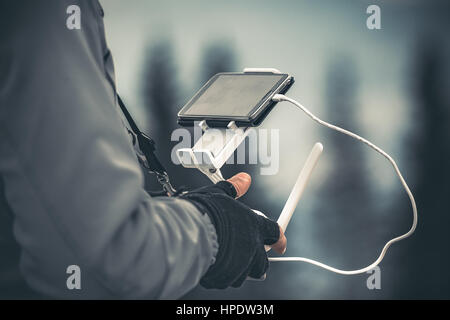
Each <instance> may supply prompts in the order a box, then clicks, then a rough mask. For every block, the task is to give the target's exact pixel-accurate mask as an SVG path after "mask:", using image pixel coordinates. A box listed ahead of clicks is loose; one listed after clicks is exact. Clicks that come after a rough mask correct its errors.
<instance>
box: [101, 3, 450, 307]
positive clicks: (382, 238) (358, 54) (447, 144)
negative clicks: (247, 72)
mask: <svg viewBox="0 0 450 320" xmlns="http://www.w3.org/2000/svg"><path fill="white" fill-rule="evenodd" d="M101 2H102V5H103V7H104V11H105V26H106V32H107V39H108V44H109V47H110V49H111V51H112V53H113V57H114V60H115V68H116V78H117V83H118V89H119V91H120V93H121V95H122V96H123V98H124V100H125V101H126V103H127V105H128V106H129V108H130V111H131V113H132V114H133V116H134V117H135V119H136V120H137V122H138V124H139V125H140V127H142V128H143V129H145V131H146V132H147V133H148V134H150V136H152V137H153V138H154V139H155V140H156V142H157V149H158V154H159V155H160V156H161V158H162V159H163V161H164V162H165V164H166V165H167V167H168V171H169V172H170V174H171V176H172V180H173V182H174V183H175V185H177V186H179V185H187V186H189V187H196V186H201V185H204V184H207V183H209V182H208V180H207V178H206V177H204V176H203V175H202V174H201V173H200V172H198V171H196V170H193V169H184V168H181V167H180V166H176V165H174V164H172V163H171V161H170V152H171V150H172V148H173V146H174V145H175V144H176V143H177V142H176V141H174V142H171V141H170V135H171V132H172V131H173V130H174V129H175V128H177V127H178V126H177V123H176V113H177V112H178V110H179V109H180V108H181V107H182V106H183V105H184V103H186V102H187V100H189V98H190V97H191V96H192V95H193V94H194V93H195V92H196V91H197V90H198V89H199V88H200V87H201V85H202V84H203V83H204V82H205V81H206V80H207V79H209V77H210V76H212V75H213V74H215V73H217V72H222V71H241V70H242V69H243V68H244V67H274V68H278V69H279V70H281V71H284V72H288V73H290V74H291V75H293V76H294V77H295V79H296V83H295V84H294V86H293V87H292V88H291V90H290V91H289V92H288V96H290V97H292V98H294V99H297V100H299V101H300V102H301V103H303V104H304V105H305V106H307V107H308V108H309V109H310V110H311V111H312V112H313V113H315V114H316V115H318V116H319V117H320V118H322V119H324V120H327V121H330V122H332V123H334V124H337V125H339V126H343V127H344V128H347V129H349V130H352V131H354V132H356V133H358V134H361V135H362V136H364V137H367V138H368V139H369V140H371V141H373V142H374V143H376V144H377V145H379V146H381V147H382V148H383V149H384V150H386V151H387V152H388V153H390V154H391V155H392V156H393V157H394V159H396V160H397V162H398V164H399V167H400V169H401V170H402V173H403V174H404V177H405V179H406V180H407V182H408V183H409V185H410V187H411V189H412V191H413V193H414V195H415V197H416V201H417V205H418V209H419V225H418V228H417V231H416V233H415V234H414V235H413V237H412V238H409V239H407V240H406V241H402V242H400V243H396V244H394V245H393V246H392V247H391V248H390V249H389V251H388V253H387V255H386V257H385V259H384V261H383V262H382V263H381V265H380V268H381V289H380V290H377V289H374V290H369V289H368V288H367V285H366V281H367V278H368V277H369V276H370V275H369V274H362V275H356V276H342V275H337V274H334V273H330V272H328V271H325V270H322V269H319V268H317V267H315V266H312V265H308V264H304V263H296V262H287V263H272V264H271V266H270V270H269V273H268V277H267V279H266V281H264V282H247V283H245V284H244V286H243V287H242V288H239V289H227V290H205V289H202V288H200V287H198V288H196V289H194V290H193V291H191V292H190V293H188V294H187V295H186V296H185V298H186V299H222V298H226V299H322V298H329V299H352V298H360V299H391V298H396V299H408V298H415V299H417V298H438V299H441V298H447V299H448V298H450V250H449V249H450V248H449V244H450V232H449V227H450V210H449V208H448V206H447V204H448V197H449V196H450V182H449V181H450V169H449V165H450V130H449V124H450V91H449V90H448V88H449V84H450V83H449V80H450V65H449V59H448V57H449V56H450V55H449V53H450V51H449V50H450V37H448V33H449V26H450V19H449V18H450V3H449V2H448V1H418V0H410V1H406V0H403V1H402V0H397V1H375V0H374V1H358V0H353V1H332V0H328V1H323V0H322V1H312V0H310V1H298V0H295V1H294V0H291V1H287V0H285V1H267V0H262V1H260V0H258V1H257V0H247V1H237V0H228V1H210V0H209V1H208V0H202V1H169V0H164V1H162V0H161V1H144V0H133V1H120V0H108V1H106V0H103V1H101ZM371 4H376V5H378V6H379V7H380V8H381V30H369V29H368V28H367V27H366V20H367V18H368V17H369V14H367V13H366V9H367V7H368V6H369V5H371ZM262 128H267V129H272V128H273V129H279V130H280V170H279V172H278V174H276V175H272V176H263V175H261V174H260V170H259V169H260V168H259V167H260V165H246V166H243V165H239V166H238V165H235V166H233V165H229V166H226V167H225V168H224V171H223V173H224V175H225V176H226V177H229V176H231V175H232V174H233V173H235V172H238V171H247V172H249V173H250V174H252V176H253V184H252V187H251V188H250V190H249V192H248V194H247V195H246V196H245V197H244V198H242V201H243V202H245V203H246V204H248V205H250V206H251V207H253V208H256V209H259V210H261V211H263V212H265V213H266V214H268V215H269V216H271V217H273V218H276V217H278V215H279V213H280V211H281V209H282V207H283V204H284V202H285V200H286V198H287V196H288V194H289V192H290V189H291V188H292V186H293V184H294V182H295V179H296V176H297V174H298V172H299V170H300V168H301V167H302V165H303V163H304V161H305V159H306V157H307V154H308V153H309V151H310V149H311V147H312V146H313V144H314V143H315V142H316V141H320V142H322V143H323V145H324V154H323V156H322V158H321V159H320V161H319V164H318V167H317V169H316V171H315V172H314V173H313V176H312V179H311V182H310V184H309V186H308V188H307V189H306V191H305V194H304V196H303V198H302V201H301V203H300V204H299V206H298V207H297V211H296V214H295V215H294V218H293V220H292V221H291V224H290V226H289V228H288V230H287V237H288V250H287V252H286V255H288V256H304V257H308V258H312V259H317V260H319V261H322V262H324V263H327V264H330V265H332V266H335V267H338V268H341V269H356V268H361V267H364V266H366V265H368V264H370V263H372V262H373V261H374V260H375V259H376V257H377V256H378V254H379V252H380V250H381V249H382V247H383V246H384V244H385V242H386V241H387V240H389V239H391V238H393V237H395V236H398V235H400V234H402V233H405V232H406V231H407V230H409V228H410V226H411V223H412V213H411V208H410V203H409V200H408V198H407V195H406V193H405V192H404V190H403V189H402V187H401V185H400V182H399V181H398V179H397V177H396V175H395V173H394V171H393V170H392V167H391V166H390V164H389V163H388V162H387V161H386V160H385V159H384V158H382V157H381V156H380V155H378V154H377V153H375V152H374V151H372V150H371V149H369V148H367V147H366V146H364V145H362V144H360V143H357V142H356V141H355V140H352V139H351V138H348V137H346V136H343V135H341V134H337V133H335V132H334V131H331V130H329V129H326V128H322V127H319V126H318V125H317V124H315V123H314V122H312V121H311V120H310V119H309V118H307V117H306V116H305V114H303V113H302V112H301V111H299V110H298V109H295V108H294V107H293V106H292V105H290V104H287V103H282V104H278V105H277V107H276V108H275V109H274V111H272V113H271V114H270V115H269V117H268V118H267V120H266V121H265V122H264V123H263V125H262ZM148 183H149V184H150V185H152V186H153V187H154V188H155V189H156V188H158V185H157V184H156V183H155V181H154V180H153V179H151V178H150V179H149V181H148Z"/></svg>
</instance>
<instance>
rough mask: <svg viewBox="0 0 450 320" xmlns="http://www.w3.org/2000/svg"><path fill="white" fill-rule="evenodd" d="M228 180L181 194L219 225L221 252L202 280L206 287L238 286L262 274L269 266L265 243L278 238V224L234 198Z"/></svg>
mask: <svg viewBox="0 0 450 320" xmlns="http://www.w3.org/2000/svg"><path fill="white" fill-rule="evenodd" d="M235 196H236V190H235V189H234V187H233V185H232V184H231V183H230V182H228V181H221V182H219V183H217V184H215V185H213V186H208V187H202V188H200V189H196V190H193V191H191V192H189V193H187V194H184V195H183V196H182V198H183V199H187V200H189V201H191V202H192V203H193V204H194V205H195V206H196V207H197V208H198V209H199V210H200V211H201V212H203V213H206V214H207V215H208V216H209V218H210V219H211V221H212V223H213V225H214V227H215V228H216V232H217V237H218V242H219V251H218V253H217V256H216V262H215V263H214V264H213V265H212V266H211V267H210V268H209V269H208V271H207V272H206V274H205V275H204V276H203V277H202V279H201V280H200V284H201V285H202V286H203V287H205V288H207V289H212V288H215V289H224V288H226V287H228V286H232V287H239V286H241V285H242V283H243V282H244V280H245V279H246V278H247V276H250V277H252V278H260V277H262V276H263V275H264V274H265V272H266V270H267V268H268V259H267V254H266V251H265V249H264V245H265V244H267V245H271V244H274V243H275V242H277V241H278V239H279V237H280V230H279V227H278V224H277V223H276V222H274V221H272V220H269V219H267V218H264V217H262V216H260V215H258V214H256V213H254V212H253V210H252V209H250V208H249V207H247V206H245V205H244V204H242V203H241V202H239V201H237V200H235V199H234V197H235Z"/></svg>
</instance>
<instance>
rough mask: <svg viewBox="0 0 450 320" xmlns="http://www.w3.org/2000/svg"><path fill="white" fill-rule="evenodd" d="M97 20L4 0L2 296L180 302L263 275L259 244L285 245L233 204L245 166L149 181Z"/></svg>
mask: <svg viewBox="0 0 450 320" xmlns="http://www.w3.org/2000/svg"><path fill="white" fill-rule="evenodd" d="M73 5H76V6H77V8H79V18H80V20H79V21H80V24H79V26H78V27H79V28H78V27H77V26H76V23H75V24H74V25H70V24H69V22H68V21H67V18H68V16H69V15H68V14H67V11H68V8H69V6H72V7H71V8H74V7H73ZM102 17H103V10H102V8H101V6H100V4H99V2H98V1H97V0H93V1H91V0H85V1H81V0H80V1H73V0H71V1H2V3H1V5H0V21H2V28H1V30H0V34H1V42H0V208H1V210H2V212H1V213H0V219H1V220H0V224H1V227H2V229H4V230H2V231H4V232H2V233H1V235H0V237H1V238H0V239H1V240H0V241H1V242H0V246H1V247H0V248H2V249H0V250H2V251H1V252H0V255H1V263H0V267H1V269H2V270H0V272H1V274H2V275H1V277H2V278H0V281H1V282H2V283H1V284H0V290H1V291H2V292H1V293H0V294H1V295H2V296H3V297H7V298H15V297H44V298H45V297H49V298H52V297H56V298H88V299H89V298H177V297H180V296H181V295H183V294H185V293H186V292H187V291H188V290H190V289H192V288H193V287H194V286H196V285H197V284H198V283H199V282H200V283H201V284H202V285H203V286H204V287H206V288H226V287H228V286H236V287H237V286H240V285H241V284H242V283H243V281H244V280H245V279H246V278H247V277H248V276H252V277H260V276H262V275H263V274H264V273H265V271H266V269H267V264H268V263H267V256H266V253H265V251H264V244H268V245H274V248H275V249H276V250H277V251H278V252H283V251H284V249H285V247H286V238H285V237H284V235H283V233H282V232H280V229H279V227H278V225H277V224H276V223H275V222H273V221H270V220H268V219H265V218H262V217H260V216H257V215H256V214H254V213H253V212H252V211H251V210H250V209H249V208H248V207H246V206H245V205H243V204H242V203H240V202H238V201H237V200H234V198H235V197H239V196H241V195H242V194H243V193H245V192H246V190H247V189H248V187H249V185H250V177H249V176H248V175H246V174H239V175H237V176H235V177H233V178H231V179H230V180H229V181H224V182H220V183H218V184H216V185H213V186H209V187H204V188H201V189H198V190H194V191H191V192H189V193H187V194H185V195H183V196H181V197H156V198H152V197H151V196H150V195H149V194H148V193H147V192H146V191H145V189H144V185H143V184H144V183H143V181H144V179H143V173H142V170H141V168H140V166H139V162H138V160H137V156H136V153H135V150H134V146H133V140H134V139H133V137H132V136H131V135H130V134H129V130H127V128H126V127H127V126H128V124H127V123H126V120H125V118H124V117H123V115H122V114H121V112H120V110H119V108H118V106H117V93H116V87H115V82H114V70H113V62H112V57H111V54H110V52H109V50H108V47H107V45H106V41H105V35H104V26H103V19H102ZM69 266H77V268H79V270H80V272H81V273H80V274H79V275H80V282H79V286H78V287H76V288H72V287H70V286H68V285H67V278H68V277H69V274H67V270H68V267H69ZM69 270H71V269H69Z"/></svg>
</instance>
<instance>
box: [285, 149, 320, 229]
mask: <svg viewBox="0 0 450 320" xmlns="http://www.w3.org/2000/svg"><path fill="white" fill-rule="evenodd" d="M322 151H323V145H322V144H321V143H320V142H317V143H316V144H315V145H314V147H313V148H312V150H311V152H310V153H309V156H308V158H307V159H306V163H305V165H304V166H303V169H302V171H300V174H299V175H298V178H297V181H296V182H295V185H294V187H293V188H292V191H291V194H290V195H289V198H288V199H287V201H286V204H285V205H284V208H283V211H281V214H280V217H279V218H278V221H277V222H278V224H279V225H280V227H281V229H283V232H285V231H286V228H287V226H288V224H289V221H290V220H291V218H292V214H293V213H294V211H295V208H296V207H297V204H298V202H299V201H300V198H301V196H302V194H303V191H304V190H305V187H306V185H307V183H308V181H309V178H310V177H311V173H312V171H313V170H314V168H315V166H316V164H317V161H319V157H320V155H321V154H322Z"/></svg>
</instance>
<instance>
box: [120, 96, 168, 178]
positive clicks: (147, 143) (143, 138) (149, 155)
mask: <svg viewBox="0 0 450 320" xmlns="http://www.w3.org/2000/svg"><path fill="white" fill-rule="evenodd" d="M117 99H118V101H119V106H120V109H121V110H122V112H123V114H124V115H125V118H126V119H127V121H128V123H129V124H130V127H131V130H133V132H134V134H135V135H136V137H137V139H138V145H139V149H141V151H142V153H143V154H144V156H145V158H146V159H147V162H148V166H149V168H148V169H149V170H150V171H153V172H159V173H161V174H165V173H167V171H166V169H165V168H164V166H163V165H162V164H161V162H160V161H159V159H158V158H157V157H156V155H155V141H153V139H152V138H150V137H149V136H147V135H146V134H145V133H142V132H141V130H139V128H138V126H137V124H136V122H134V120H133V118H132V117H131V115H130V113H129V112H128V110H127V108H126V107H125V104H124V103H123V101H122V99H121V98H120V96H119V95H117Z"/></svg>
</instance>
